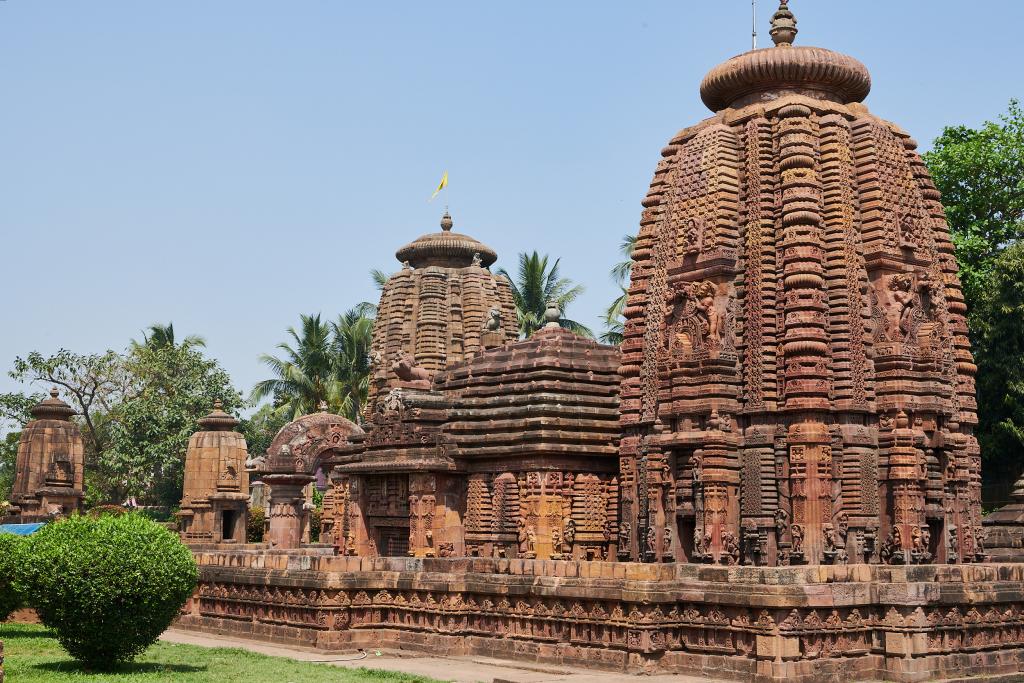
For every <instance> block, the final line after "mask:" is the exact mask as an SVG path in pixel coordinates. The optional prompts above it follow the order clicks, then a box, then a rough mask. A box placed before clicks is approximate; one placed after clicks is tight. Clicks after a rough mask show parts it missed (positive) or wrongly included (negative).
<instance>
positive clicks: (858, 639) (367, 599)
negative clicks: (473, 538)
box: [179, 550, 1024, 683]
mask: <svg viewBox="0 0 1024 683" xmlns="http://www.w3.org/2000/svg"><path fill="white" fill-rule="evenodd" d="M196 559H197V561H198V562H199V568H200V581H199V590H198V591H197V593H196V596H195V597H194V598H193V599H192V601H191V603H190V604H189V605H188V606H187V607H186V610H185V612H186V614H185V616H183V617H182V618H181V620H180V621H179V623H180V624H181V625H184V626H187V627H188V628H192V629H196V630H204V631H209V632H215V633H224V632H226V633H231V634H236V635H244V636H250V637H254V638H260V639H264V640H273V641H277V642H280V641H285V642H292V643H297V644H302V645H308V646H315V647H317V648H318V649H322V650H350V649H351V648H353V647H363V648H366V647H402V648H408V649H416V650H422V651H429V652H432V653H441V654H448V655H466V654H482V655H487V656H497V657H506V658H509V659H517V660H521V659H524V658H526V659H530V660H539V661H548V662H556V663H557V662H565V663H571V664H573V665H579V664H580V663H586V665H588V666H592V667H602V668H607V669H614V670H620V671H629V672H639V671H648V672H658V671H671V672H678V673H686V674H691V675H703V676H708V677H711V678H715V679H720V680H721V679H727V680H743V681H750V680H757V681H779V680H790V681H807V682H808V683H809V682H811V681H822V680H846V681H860V680H892V681H922V680H938V679H942V678H948V677H950V676H956V675H964V674H966V673H968V672H969V673H970V674H972V675H983V674H1002V675H1008V676H1012V675H1016V674H1017V672H1019V671H1020V669H1021V668H1022V667H1024V649H1022V646H1024V594H1022V592H1021V585H1022V583H1021V582H1022V581H1024V567H1022V566H1020V565H975V566H968V567H962V568H960V567H882V566H866V565H862V566H859V567H815V568H797V567H790V568H747V567H731V568H728V567H701V566H698V565H687V564H638V563H613V562H568V561H551V560H547V561H540V560H507V559H505V560H502V559H498V560H495V559H490V558H487V559H484V558H465V559H457V560H446V559H410V558H376V559H373V558H358V557H323V556H319V557H318V556H313V555H298V554H295V553H292V554H288V555H286V554H273V553H266V552H260V553H257V552H246V551H241V550H240V551H229V552H199V553H197V555H196Z"/></svg>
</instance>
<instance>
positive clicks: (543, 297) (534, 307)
mask: <svg viewBox="0 0 1024 683" xmlns="http://www.w3.org/2000/svg"><path fill="white" fill-rule="evenodd" d="M560 263H561V259H555V262H554V264H552V265H551V267H550V268H548V257H547V255H546V254H545V255H544V256H541V255H540V254H538V253H537V252H536V251H535V252H533V253H532V254H525V253H523V254H519V274H518V277H517V278H516V279H514V280H513V279H512V277H511V276H510V275H509V274H508V273H507V272H506V271H505V269H504V268H502V269H500V270H498V274H499V275H504V276H505V277H506V278H507V279H508V281H509V283H510V284H511V285H512V299H513V300H514V301H515V305H516V315H517V317H518V318H519V332H520V334H522V335H523V337H524V338H526V337H529V336H530V335H531V334H533V333H534V332H536V331H537V330H539V329H540V328H541V326H542V325H543V324H544V309H546V308H547V305H548V301H552V300H554V301H557V302H558V306H559V308H560V309H561V310H562V316H563V317H562V318H561V319H560V320H559V321H558V322H559V324H560V325H561V326H562V327H564V328H566V329H567V330H571V331H572V332H575V333H576V334H578V335H580V336H581V337H587V338H588V339H593V338H594V333H593V332H591V331H590V328H588V327H586V326H585V325H583V324H581V323H578V322H576V321H575V320H570V319H568V318H566V317H564V316H565V309H566V307H567V306H568V305H569V304H570V303H572V302H573V301H575V300H576V298H577V297H578V296H579V295H580V294H582V293H583V286H582V285H576V284H573V281H572V280H570V279H569V278H564V277H559V271H558V268H559V264H560Z"/></svg>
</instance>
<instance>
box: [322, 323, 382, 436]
mask: <svg viewBox="0 0 1024 683" xmlns="http://www.w3.org/2000/svg"><path fill="white" fill-rule="evenodd" d="M371 308H372V306H371V305H370V304H361V305H359V306H356V307H355V308H353V309H352V310H350V311H347V312H345V313H343V314H342V315H340V316H338V319H337V321H335V322H333V323H331V333H332V337H333V339H332V340H331V346H332V349H333V352H334V370H335V377H336V384H335V390H336V392H337V393H336V395H335V396H333V397H332V398H333V399H334V401H335V403H336V404H337V406H338V409H339V413H338V414H340V415H344V416H345V417H347V418H348V419H350V420H352V421H353V422H355V423H356V424H360V423H361V422H362V421H363V418H362V410H363V405H364V404H365V403H366V398H367V396H368V394H369V391H370V345H371V344H372V342H373V323H374V320H373V318H372V317H371V315H370V310H371Z"/></svg>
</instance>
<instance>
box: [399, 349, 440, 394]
mask: <svg viewBox="0 0 1024 683" xmlns="http://www.w3.org/2000/svg"><path fill="white" fill-rule="evenodd" d="M391 369H392V370H393V371H394V372H395V374H396V375H398V379H400V380H402V381H403V382H413V383H416V384H417V385H418V386H419V385H422V388H424V389H429V388H430V380H431V379H433V375H432V374H431V373H430V371H428V370H427V369H425V368H421V367H420V366H418V365H416V359H415V358H413V357H412V354H410V353H408V352H407V351H399V352H398V355H397V356H396V357H395V361H394V362H393V363H392V364H391Z"/></svg>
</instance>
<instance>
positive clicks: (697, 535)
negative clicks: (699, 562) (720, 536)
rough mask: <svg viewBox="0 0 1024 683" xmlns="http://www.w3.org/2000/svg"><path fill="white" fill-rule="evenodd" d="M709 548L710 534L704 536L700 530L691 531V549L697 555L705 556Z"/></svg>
mask: <svg viewBox="0 0 1024 683" xmlns="http://www.w3.org/2000/svg"><path fill="white" fill-rule="evenodd" d="M709 548H711V534H705V533H703V532H702V531H701V530H700V529H694V530H693V549H694V552H695V553H696V554H697V555H707V554H708V549H709Z"/></svg>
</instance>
